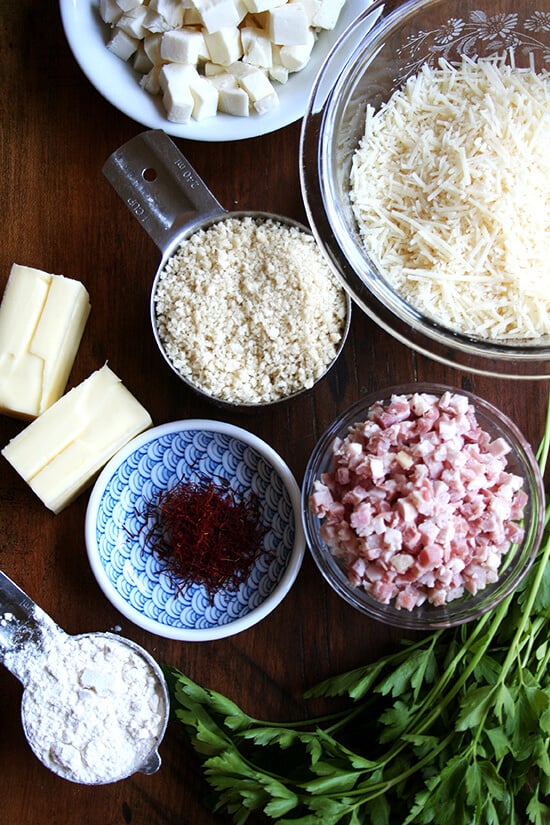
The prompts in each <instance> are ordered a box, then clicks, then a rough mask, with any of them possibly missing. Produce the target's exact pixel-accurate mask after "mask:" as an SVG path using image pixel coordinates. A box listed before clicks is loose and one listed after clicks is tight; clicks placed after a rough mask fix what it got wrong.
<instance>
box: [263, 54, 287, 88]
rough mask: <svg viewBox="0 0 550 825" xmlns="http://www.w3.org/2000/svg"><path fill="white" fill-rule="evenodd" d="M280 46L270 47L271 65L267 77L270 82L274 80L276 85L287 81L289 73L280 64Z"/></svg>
mask: <svg viewBox="0 0 550 825" xmlns="http://www.w3.org/2000/svg"><path fill="white" fill-rule="evenodd" d="M282 48H283V47H282V46H275V44H273V45H272V47H271V55H272V64H271V67H270V68H269V70H268V73H267V74H268V77H269V78H270V79H271V80H275V81H276V82H277V83H286V82H287V80H288V75H289V71H288V69H287V68H286V66H283V64H282V63H281V49H282Z"/></svg>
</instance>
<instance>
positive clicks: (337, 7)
mask: <svg viewBox="0 0 550 825" xmlns="http://www.w3.org/2000/svg"><path fill="white" fill-rule="evenodd" d="M345 2H346V0H321V3H320V8H319V10H318V11H317V12H316V13H315V14H314V16H313V21H312V22H313V25H314V26H317V27H318V28H320V29H333V28H334V27H335V26H336V23H337V22H338V17H339V16H340V12H341V11H342V9H343V8H344V3H345Z"/></svg>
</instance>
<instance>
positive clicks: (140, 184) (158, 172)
mask: <svg viewBox="0 0 550 825" xmlns="http://www.w3.org/2000/svg"><path fill="white" fill-rule="evenodd" d="M103 174H104V175H105V177H106V178H107V180H108V181H109V183H110V184H111V185H112V187H113V188H114V190H115V191H116V192H117V194H118V195H119V196H120V198H121V199H122V200H123V201H124V203H125V204H126V206H127V207H128V209H129V210H130V211H131V213H132V214H133V215H134V217H135V218H136V220H137V221H139V223H140V224H141V226H142V227H143V228H144V229H145V231H146V232H147V234H148V235H149V236H150V237H151V239H152V240H153V241H154V242H155V244H156V245H157V247H158V248H159V249H160V251H161V253H162V259H161V262H160V264H159V266H158V269H157V271H156V274H155V277H154V280H153V286H152V289H151V298H150V320H151V327H152V330H153V335H154V338H155V341H156V344H157V346H158V349H159V351H160V353H161V354H162V356H163V358H164V360H165V361H166V363H167V364H168V366H169V367H170V369H171V370H172V371H173V372H174V373H175V374H176V375H177V376H178V378H180V379H181V381H183V382H184V384H186V385H187V386H189V387H190V388H191V389H192V390H194V391H195V392H196V393H198V394H199V395H201V396H203V397H204V398H206V399H207V400H209V401H211V402H213V403H215V404H217V405H219V406H222V407H230V408H235V407H238V408H239V409H243V408H246V407H250V408H254V409H257V408H258V407H259V406H262V407H263V406H271V405H273V404H277V403H280V402H281V401H288V400H289V399H290V398H294V397H296V396H298V395H302V394H303V393H305V392H308V391H309V389H310V388H304V389H299V390H297V391H295V392H293V393H291V394H289V395H285V396H284V397H281V398H278V399H276V400H273V401H268V402H262V403H260V404H259V403H247V402H230V401H226V400H224V399H220V398H217V397H215V396H212V395H210V394H209V393H208V392H207V391H206V390H205V389H203V388H202V387H199V386H197V385H196V384H195V383H193V382H192V381H191V380H189V379H188V378H187V377H186V376H184V375H182V374H181V372H179V370H178V369H177V368H176V367H175V366H174V364H173V363H172V361H171V360H170V358H169V356H168V355H167V353H166V351H165V348H164V345H163V342H162V340H161V337H160V335H159V331H158V324H157V317H156V309H155V291H156V288H157V284H158V281H159V279H160V277H161V275H162V272H163V270H164V268H165V265H166V262H167V261H168V260H169V258H171V257H172V255H174V253H175V252H176V251H177V249H178V248H179V246H180V245H181V244H182V242H183V241H184V240H186V239H188V238H189V237H190V236H191V235H192V234H193V233H194V232H197V231H199V230H201V229H203V230H204V229H207V228H208V227H209V226H212V225H213V224H214V223H216V222H218V221H221V220H226V219H228V218H245V217H250V218H253V219H255V220H273V221H276V222H277V223H280V224H286V225H287V226H292V227H296V228H297V229H299V230H300V231H302V232H305V233H306V234H308V235H311V234H312V233H311V231H310V229H309V228H308V227H306V226H304V225H303V224H301V223H300V222H299V221H295V220H293V219H292V218H288V217H283V216H281V215H277V214H274V213H272V212H261V211H255V210H254V211H228V210H226V209H224V207H223V206H222V205H221V204H220V203H219V202H218V200H217V199H216V198H215V197H214V195H213V194H212V192H211V191H210V189H209V188H208V187H207V186H206V184H205V183H204V181H203V180H202V179H201V178H200V177H199V175H198V174H197V172H196V171H195V170H194V169H193V167H192V166H191V165H190V164H189V162H188V161H187V159H186V158H185V157H184V155H182V153H181V152H180V151H179V149H178V148H177V147H176V145H175V144H174V142H173V141H172V140H171V139H170V138H169V137H168V135H166V133H165V132H163V131H162V130H157V129H151V130H149V131H146V132H142V133H141V134H139V135H137V136H136V137H134V138H132V139H131V140H129V141H128V142H127V143H125V144H124V145H123V146H121V147H120V148H119V149H117V150H116V151H115V152H113V154H112V155H111V156H110V157H109V158H108V159H107V161H106V163H105V164H104V166H103ZM344 295H345V302H346V321H345V326H344V329H343V331H342V337H341V340H340V343H339V346H338V348H337V351H336V353H335V356H334V358H333V359H332V360H331V361H330V363H329V364H327V366H326V368H325V370H324V371H323V373H322V375H320V376H319V377H318V378H317V379H316V381H315V383H317V382H318V381H320V380H321V379H322V378H324V376H325V375H326V374H327V373H328V372H329V370H330V369H331V367H332V366H333V365H334V363H335V362H336V361H337V359H338V357H339V355H340V353H341V351H342V349H343V347H344V344H345V342H346V339H347V335H348V332H349V326H350V321H351V300H350V298H349V296H348V294H347V293H344Z"/></svg>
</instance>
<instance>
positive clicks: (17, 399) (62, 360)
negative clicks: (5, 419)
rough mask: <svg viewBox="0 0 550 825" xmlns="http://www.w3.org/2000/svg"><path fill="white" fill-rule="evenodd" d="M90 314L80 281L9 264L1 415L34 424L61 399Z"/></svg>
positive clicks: (2, 323) (2, 317)
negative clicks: (33, 421)
mask: <svg viewBox="0 0 550 825" xmlns="http://www.w3.org/2000/svg"><path fill="white" fill-rule="evenodd" d="M89 314H90V300H89V296H88V292H87V290H86V289H85V287H84V286H83V284H81V283H80V281H76V280H73V279H71V278H64V277H63V276H62V275H50V274H48V273H46V272H42V270H40V269H33V268H31V267H27V266H21V265H19V264H13V266H12V268H11V271H10V275H9V278H8V282H7V284H6V288H5V291H4V296H3V298H2V303H1V304H0V410H1V411H2V412H4V413H7V414H8V415H14V416H16V417H18V418H34V417H36V416H38V415H40V414H41V413H43V412H44V411H45V410H46V409H47V408H48V407H51V405H52V404H53V403H54V402H55V401H57V400H58V398H60V396H61V395H62V394H63V392H64V390H65V386H66V384H67V380H68V378H69V373H70V371H71V368H72V366H73V363H74V359H75V357H76V353H77V350H78V347H79V344H80V341H81V338H82V334H83V332H84V328H85V326H86V322H87V320H88V316H89Z"/></svg>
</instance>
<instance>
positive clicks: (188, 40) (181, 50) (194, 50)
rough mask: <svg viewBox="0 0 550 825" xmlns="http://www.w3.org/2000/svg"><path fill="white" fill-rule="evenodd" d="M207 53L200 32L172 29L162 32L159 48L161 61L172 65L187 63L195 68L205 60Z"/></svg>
mask: <svg viewBox="0 0 550 825" xmlns="http://www.w3.org/2000/svg"><path fill="white" fill-rule="evenodd" d="M207 56H208V51H207V48H206V44H205V41H204V36H203V34H202V32H201V31H198V30H196V29H174V31H168V32H164V34H163V35H162V41H161V46H160V57H161V60H166V61H168V62H174V63H189V64H191V65H193V66H196V65H197V64H198V62H199V60H205V59H206V58H207Z"/></svg>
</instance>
